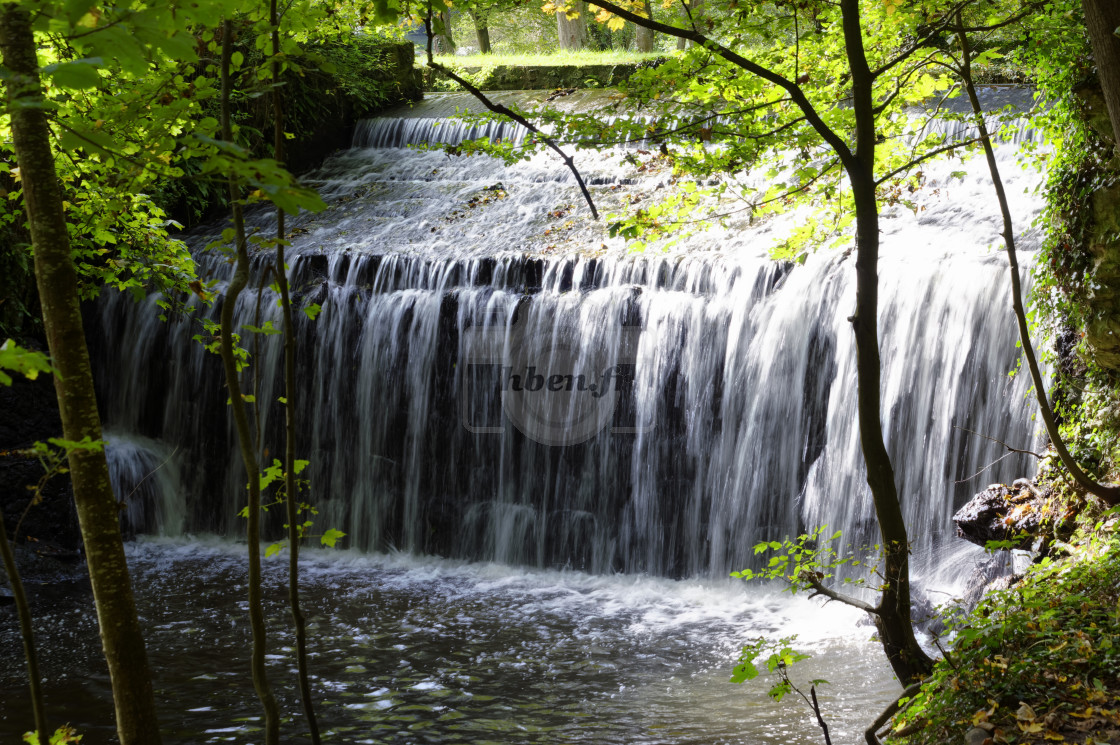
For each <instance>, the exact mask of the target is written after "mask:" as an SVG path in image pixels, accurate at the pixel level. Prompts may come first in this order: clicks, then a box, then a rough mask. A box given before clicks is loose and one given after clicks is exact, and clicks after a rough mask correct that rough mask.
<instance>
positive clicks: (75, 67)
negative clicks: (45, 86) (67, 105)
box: [43, 57, 102, 90]
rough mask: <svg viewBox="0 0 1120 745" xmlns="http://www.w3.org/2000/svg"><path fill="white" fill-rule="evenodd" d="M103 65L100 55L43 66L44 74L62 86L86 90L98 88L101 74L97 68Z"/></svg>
mask: <svg viewBox="0 0 1120 745" xmlns="http://www.w3.org/2000/svg"><path fill="white" fill-rule="evenodd" d="M101 65H102V60H101V58H100V57H89V58H87V59H79V60H73V61H70V62H55V63H54V64H53V65H47V66H46V67H44V68H43V74H44V75H46V76H49V77H50V78H51V80H52V81H53V82H54V84H55V85H57V86H58V87H60V88H69V89H71V90H84V89H86V88H96V87H97V86H98V85H100V84H101V76H100V75H98V74H97V68H98V67H100V66H101Z"/></svg>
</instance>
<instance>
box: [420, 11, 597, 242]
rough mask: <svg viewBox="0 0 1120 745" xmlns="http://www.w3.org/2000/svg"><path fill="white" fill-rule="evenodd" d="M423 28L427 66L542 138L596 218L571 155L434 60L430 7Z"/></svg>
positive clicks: (592, 215) (589, 197) (531, 125)
mask: <svg viewBox="0 0 1120 745" xmlns="http://www.w3.org/2000/svg"><path fill="white" fill-rule="evenodd" d="M424 30H425V31H426V32H427V34H428V48H427V52H428V67H430V68H432V69H433V70H439V71H440V72H442V73H443V74H444V75H446V76H447V77H449V78H451V79H452V80H454V81H455V82H456V83H458V84H459V85H461V86H462V87H463V88H464V90H466V91H467V92H468V93H470V94H471V95H472V96H474V97H475V98H477V99H478V100H479V101H481V102H482V104H483V105H484V106H485V107H486V108H488V109H490V110H491V111H493V112H494V113H495V114H501V115H502V116H506V117H509V118H510V119H512V120H513V121H515V122H517V123H518V124H520V125H521V126H522V127H525V129H527V130H529V131H530V132H532V133H533V134H535V135H537V136H538V137H540V138H541V139H542V140H544V143H545V144H546V145H548V147H549V149H551V150H552V151H553V152H555V153H556V154H557V155H559V156H560V159H561V160H562V161H564V165H566V166H567V167H568V170H570V171H571V172H572V175H573V176H575V178H576V183H577V184H579V190H580V191H581V192H582V193H583V198H584V199H585V200H586V201H587V206H588V207H589V208H590V209H591V217H593V218H594V219H596V220H598V219H599V210H597V209H595V200H594V199H592V198H591V192H590V191H588V190H587V184H585V183H584V181H583V176H581V175H580V172H579V169H577V168H576V164H575V161H574V160H573V158H572V156H570V155H568V154H567V153H565V152H564V151H563V150H561V149H560V146H559V145H557V144H556V141H555V140H553V139H552V138H551V137H549V136H548V135H546V134H545V133H544V132H542V131H541V130H540V129H538V128H537V127H536V126H534V125H533V123H532V122H530V121H529V120H528V119H526V118H525V117H523V116H522V115H521V114H518V113H517V112H516V111H514V110H513V109H511V108H509V107H508V106H503V105H502V104H500V103H494V102H493V101H491V100H490V99H489V98H487V97H486V94H484V93H483V92H482V91H480V90H479V89H478V88H476V87H475V86H473V85H471V84H470V83H469V82H467V81H466V80H465V79H464V78H462V77H461V76H459V75H457V74H456V73H455V72H454V71H452V70H451V69H450V68H447V67H444V66H443V65H441V64H439V63H438V62H436V61H435V58H434V57H433V56H432V13H431V8H430V7H429V8H428V15H426V16H425V17H424Z"/></svg>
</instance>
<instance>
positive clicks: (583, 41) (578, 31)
mask: <svg viewBox="0 0 1120 745" xmlns="http://www.w3.org/2000/svg"><path fill="white" fill-rule="evenodd" d="M572 13H574V14H575V18H568V16H567V14H566V13H564V12H563V11H561V12H559V13H557V14H556V31H557V34H558V35H559V38H560V48H561V49H567V50H568V51H578V50H580V49H585V48H586V47H587V21H586V20H585V16H586V15H587V3H585V2H583V0H575V3H573V5H572Z"/></svg>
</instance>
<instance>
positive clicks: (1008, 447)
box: [953, 424, 1043, 460]
mask: <svg viewBox="0 0 1120 745" xmlns="http://www.w3.org/2000/svg"><path fill="white" fill-rule="evenodd" d="M953 429H959V430H960V431H961V432H967V433H969V434H970V435H976V436H977V437H983V438H984V439H985V440H989V441H991V442H995V443H998V444H1000V445H1003V446H1004V447H1005V448H1007V449H1008V450H1010V451H1011V453H1022V454H1023V455H1033V456H1034V457H1036V458H1038V459H1039V460H1042V458H1043V456H1042V455H1041V454H1040V453H1036V452H1035V451H1033V450H1020V449H1019V448H1013V447H1011V446H1010V445H1008V444H1007V443H1006V442H1004V441H1003V440H997V439H996V438H994V437H988V436H987V435H982V434H980V433H979V432H974V431H973V430H971V429H966V428H964V427H958V426H957V425H955V424H954V425H953ZM1011 453H1008V455H1010V454H1011Z"/></svg>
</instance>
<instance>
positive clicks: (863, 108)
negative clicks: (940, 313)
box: [841, 0, 933, 685]
mask: <svg viewBox="0 0 1120 745" xmlns="http://www.w3.org/2000/svg"><path fill="white" fill-rule="evenodd" d="M841 9H842V11H843V32H844V45H845V51H846V53H847V57H848V64H849V67H850V69H851V72H852V106H853V110H854V112H855V117H856V149H855V162H854V163H853V164H852V165H850V166H849V167H848V177H849V178H850V179H851V183H852V193H853V196H854V198H855V208H856V312H855V314H854V315H853V316H852V318H851V323H852V328H853V330H854V332H855V340H856V377H857V402H858V403H857V407H858V417H859V433H860V446H861V448H862V449H863V459H864V462H865V464H866V466H867V484H868V486H869V487H870V489H871V497H872V500H873V501H874V504H875V515H876V517H877V518H878V521H879V532H880V536H881V538H882V550H883V568H882V570H883V575H884V582H883V587H882V595H881V596H880V598H879V604H878V606H877V608H876V612H877V615H876V626H877V627H878V629H879V635H880V637H881V639H882V643H883V648H884V650H885V651H886V653H887V659H888V660H889V661H890V664H891V667H892V668H893V669H894V672H895V675H897V676H898V679H899V680H900V681H902V683H903V684H904V685H906V684H909V683H911V682H912V681H914V680H915V679H917V678H921V677H924V676H925V675H927V674H928V673H929V671H930V670H931V669H932V667H933V662H932V660H930V658H929V656H928V655H927V654H926V653H925V651H923V650H922V648H921V646H920V645H919V644H918V641H917V639H916V638H915V636H914V626H913V624H912V623H911V620H910V544H909V538H908V536H907V533H906V522H905V520H904V519H903V516H902V505H901V504H900V503H899V500H898V489H897V486H896V485H895V476H894V468H893V466H892V465H891V459H890V455H889V454H888V453H887V448H886V445H885V443H884V441H883V423H882V393H881V386H882V380H881V367H882V362H881V360H880V357H879V320H878V308H879V266H878V265H879V208H878V203H877V201H876V197H875V178H874V168H875V139H876V127H875V113H874V101H873V99H872V84H873V83H874V79H873V77H872V75H871V71H870V68H869V67H868V64H867V57H866V55H865V54H864V49H863V37H862V30H861V27H860V15H859V0H841Z"/></svg>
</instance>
